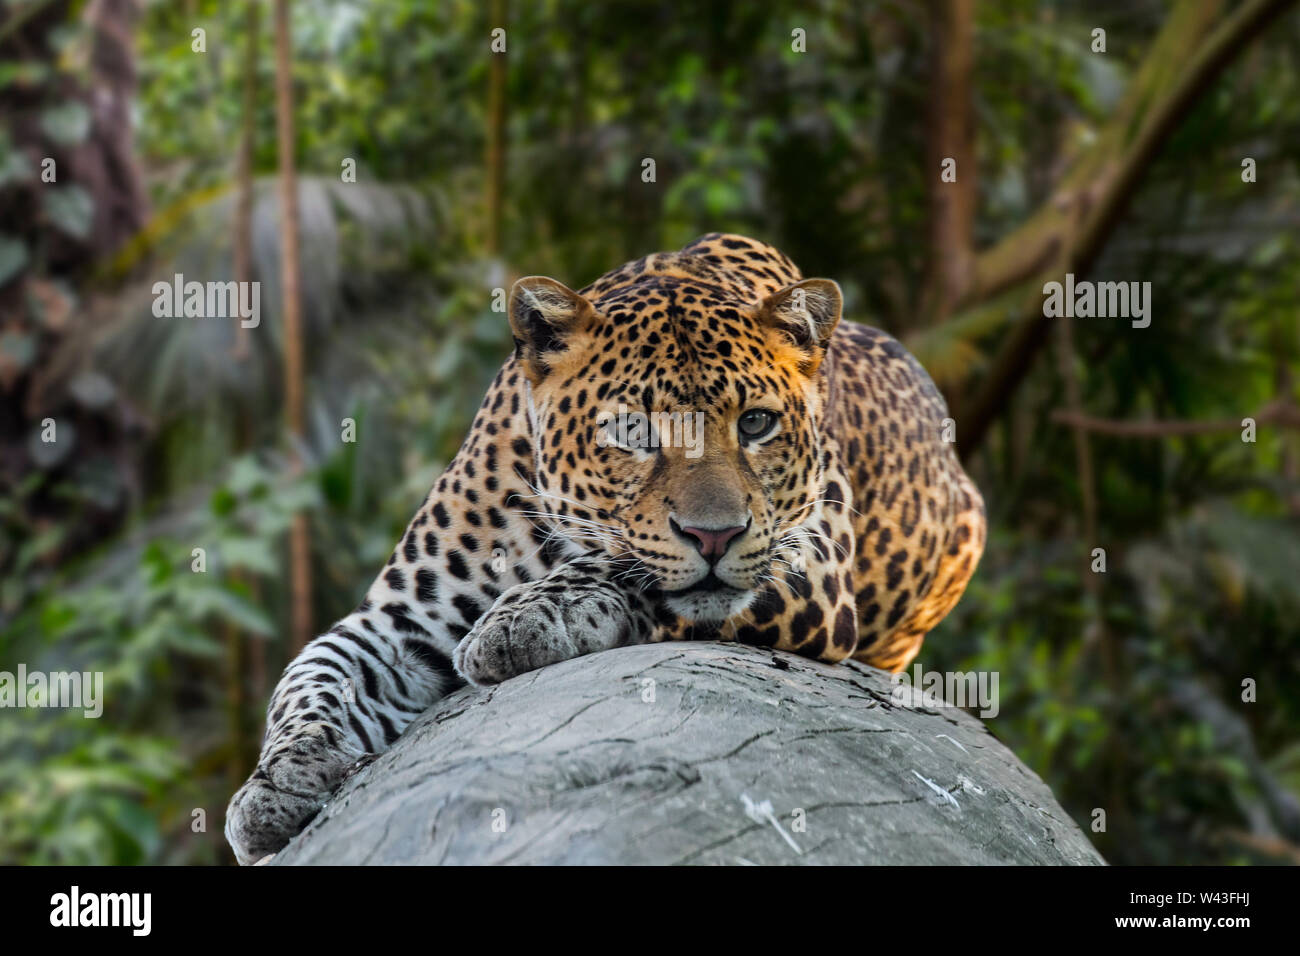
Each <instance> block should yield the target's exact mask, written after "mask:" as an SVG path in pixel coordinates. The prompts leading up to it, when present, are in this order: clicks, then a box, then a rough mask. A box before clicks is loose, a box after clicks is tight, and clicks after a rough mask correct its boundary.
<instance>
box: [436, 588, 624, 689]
mask: <svg viewBox="0 0 1300 956" xmlns="http://www.w3.org/2000/svg"><path fill="white" fill-rule="evenodd" d="M627 632H628V622H627V620H626V615H625V614H624V613H620V609H619V607H618V605H617V602H614V601H611V600H609V599H607V598H604V597H602V596H601V595H600V594H598V593H584V592H583V591H581V590H580V589H579V590H577V591H566V590H563V589H560V588H557V587H556V586H555V585H554V584H553V583H551V584H548V583H547V582H546V581H545V580H543V581H536V582H529V583H527V584H521V585H516V586H515V587H513V588H511V589H510V590H509V591H506V592H505V594H503V595H501V597H500V598H499V599H498V600H497V602H496V604H494V605H493V606H492V609H491V610H490V611H488V612H487V613H486V614H484V615H483V616H482V617H481V618H479V619H478V621H477V622H476V623H475V624H474V627H473V628H472V629H471V630H470V632H469V633H468V634H466V635H465V637H464V638H462V639H461V642H460V643H459V644H458V645H457V646H456V652H455V654H454V655H453V656H452V662H453V664H454V665H455V667H456V671H457V672H458V673H459V674H460V675H461V676H462V677H463V678H465V680H466V681H468V682H469V683H471V684H475V685H478V686H486V685H488V684H499V683H501V682H502V681H504V680H509V679H510V678H511V677H515V676H516V675H518V674H524V673H527V672H528V671H531V670H536V669H537V668H539V667H545V666H546V665H548V664H556V663H559V662H560V661H566V660H568V659H569V658H571V657H578V656H580V655H583V654H590V653H592V652H593V651H598V650H603V649H605V648H608V647H616V646H617V645H618V644H620V643H623V642H624V639H625V637H626V634H627Z"/></svg>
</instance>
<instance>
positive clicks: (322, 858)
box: [271, 643, 1103, 864]
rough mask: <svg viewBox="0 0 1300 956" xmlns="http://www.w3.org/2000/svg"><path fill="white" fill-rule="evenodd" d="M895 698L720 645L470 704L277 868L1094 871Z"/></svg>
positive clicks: (660, 653) (941, 724)
mask: <svg viewBox="0 0 1300 956" xmlns="http://www.w3.org/2000/svg"><path fill="white" fill-rule="evenodd" d="M651 681H652V682H653V683H648V682H651ZM894 690H895V688H894V685H892V684H891V682H890V679H889V676H888V675H886V674H883V673H881V672H879V671H876V670H873V669H871V668H868V667H865V666H862V665H859V664H852V663H850V664H840V665H836V666H833V667H832V666H828V665H825V664H820V663H816V662H812V661H808V660H804V659H802V658H799V657H794V656H791V655H787V654H776V655H774V654H773V653H772V652H770V651H763V650H759V649H756V648H751V647H745V646H741V645H735V644H711V643H699V644H652V645H646V646H640V647H628V648H620V649H618V650H613V651H607V652H605V653H601V654H595V655H592V656H589V657H582V658H578V659H576V660H571V661H567V662H565V663H563V664H558V665H555V666H553V667H547V668H544V669H542V670H539V671H535V672H533V673H530V674H527V675H525V676H522V677H518V678H515V679H514V680H510V681H507V682H506V683H504V684H501V685H498V686H496V687H493V688H491V689H489V690H476V689H474V688H467V689H465V690H461V691H458V692H457V693H455V694H453V695H451V696H450V697H448V698H446V699H445V700H443V701H441V702H440V703H439V704H438V705H436V706H435V707H433V708H432V709H430V711H429V712H428V713H426V714H424V715H423V716H422V717H420V718H419V719H418V720H416V721H415V723H414V724H412V725H411V726H410V727H409V728H408V729H407V731H406V733H405V734H403V735H402V737H401V738H400V739H399V740H398V741H397V743H396V744H395V745H394V746H393V747H392V749H391V750H389V751H388V752H387V753H385V754H384V755H383V756H381V757H379V758H378V759H376V760H375V761H374V762H373V763H371V764H370V765H369V766H367V767H365V768H364V769H362V770H361V771H359V772H358V773H357V774H356V775H355V776H353V777H352V778H350V779H349V780H348V781H347V782H346V783H345V784H344V786H343V787H342V789H341V790H340V791H339V793H338V794H337V795H336V796H335V797H334V799H333V800H331V802H330V803H329V805H328V806H327V807H325V809H324V810H323V811H321V813H320V815H319V816H318V817H317V818H316V820H315V821H313V823H312V824H311V825H310V826H309V827H308V828H307V830H305V831H304V832H303V833H302V834H301V835H300V836H298V837H297V838H296V839H295V840H294V841H293V842H292V843H290V844H289V846H287V847H286V848H285V849H284V850H283V851H281V852H280V853H279V854H278V855H277V856H276V857H275V859H274V860H273V861H271V862H273V863H276V864H361V863H375V864H426V863H430V864H431V863H455V864H479V863H542V864H570V863H587V864H602V863H628V864H669V863H715V864H718V863H720V864H747V863H756V864H789V863H805V864H806V863H820V864H866V863H878V864H934V863H946V864H952V863H965V864H988V863H1020V864H1097V863H1101V862H1103V861H1102V859H1101V857H1100V856H1099V855H1098V854H1097V852H1096V851H1095V850H1094V849H1093V848H1092V845H1091V844H1090V843H1089V841H1088V839H1087V838H1086V837H1085V836H1084V834H1083V833H1082V832H1081V831H1080V830H1079V828H1078V827H1076V826H1075V824H1074V823H1073V822H1072V821H1071V820H1070V818H1069V816H1067V815H1066V813H1065V811H1064V810H1062V809H1061V807H1060V806H1059V805H1058V804H1057V802H1056V800H1055V799H1053V797H1052V794H1051V792H1050V791H1049V790H1048V789H1047V787H1046V785H1045V784H1044V783H1043V782H1042V780H1040V779H1039V778H1038V777H1037V776H1036V775H1035V774H1034V773H1033V772H1031V771H1030V770H1029V769H1027V768H1026V767H1025V766H1024V765H1023V764H1021V763H1020V761H1019V760H1017V759H1016V757H1015V756H1014V755H1013V754H1012V753H1011V752H1010V751H1009V750H1007V749H1006V748H1005V747H1004V746H1002V745H1001V744H1000V743H998V742H997V741H996V740H995V739H994V738H993V737H992V735H990V734H989V732H988V731H987V730H986V729H985V728H984V726H983V724H981V723H980V722H979V721H978V720H976V719H975V718H974V717H971V716H969V715H968V714H966V713H965V712H964V711H961V710H958V709H956V708H950V707H942V706H928V707H927V706H916V705H915V704H911V703H909V705H907V706H902V705H901V704H900V703H898V702H897V700H896V698H895V696H894V695H893V693H892V692H893V691H894ZM651 691H652V693H651ZM765 804H770V808H771V809H770V811H769V812H764V810H763V809H762V808H763V806H764V805H765ZM769 813H770V815H769Z"/></svg>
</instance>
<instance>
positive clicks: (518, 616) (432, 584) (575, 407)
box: [225, 233, 986, 864]
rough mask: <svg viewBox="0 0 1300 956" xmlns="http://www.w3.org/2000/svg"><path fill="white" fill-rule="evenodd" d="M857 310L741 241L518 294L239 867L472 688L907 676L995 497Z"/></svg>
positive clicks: (331, 653)
mask: <svg viewBox="0 0 1300 956" xmlns="http://www.w3.org/2000/svg"><path fill="white" fill-rule="evenodd" d="M842 311H843V294H842V292H841V289H840V286H839V285H838V284H837V283H836V282H834V281H833V280H830V279H819V278H811V279H805V278H804V277H803V276H802V274H801V273H800V271H799V270H798V268H797V267H796V266H795V264H794V263H793V262H792V261H791V259H790V258H789V257H787V256H786V255H785V254H784V253H782V252H780V251H779V250H777V249H776V248H774V247H773V246H771V245H768V244H766V243H764V242H761V241H759V240H756V239H751V238H747V237H745V236H741V235H737V234H730V233H710V234H708V235H704V236H701V237H700V238H698V239H696V240H695V241H693V242H691V243H689V244H688V245H686V246H684V247H682V248H681V249H680V250H678V251H675V252H660V253H655V254H652V255H647V256H644V257H642V258H640V259H636V260H635V261H632V262H629V263H627V264H625V265H623V266H621V267H619V268H617V269H615V270H613V271H611V272H608V273H606V274H605V275H602V276H601V277H600V278H598V279H596V280H595V281H594V282H592V283H590V284H589V285H587V286H585V287H583V288H581V289H579V290H578V291H574V290H572V289H570V288H569V287H568V286H566V285H564V284H563V283H561V282H560V281H558V280H556V279H552V278H549V277H545V276H527V277H524V278H520V279H518V280H517V281H516V282H514V283H513V285H512V288H511V289H510V293H509V296H508V299H507V301H506V313H507V321H508V323H509V326H510V331H511V335H512V338H513V342H514V349H513V354H511V355H510V356H509V357H508V358H507V359H506V360H505V362H504V363H503V365H502V366H501V368H500V370H499V371H498V372H497V374H496V376H495V378H494V379H493V380H492V382H491V384H490V386H489V388H488V390H487V394H486V396H485V397H484V399H483V401H482V404H481V406H480V407H479V409H478V411H477V413H476V414H475V416H474V418H473V421H472V424H471V425H470V428H469V432H468V435H467V437H466V438H465V441H464V443H463V444H462V446H461V447H460V450H459V451H458V452H457V453H456V455H455V456H454V458H453V459H452V460H451V462H450V463H449V464H448V465H447V467H446V469H445V471H444V472H443V473H442V474H441V475H440V476H439V477H438V478H437V479H436V481H435V483H434V484H433V487H432V488H431V489H430V491H429V492H428V494H427V495H426V496H425V499H424V501H423V503H422V504H421V506H420V508H419V510H418V511H417V512H416V514H415V516H414V518H412V520H411V521H410V523H409V525H408V526H407V528H406V530H405V532H404V534H403V535H402V537H401V539H400V540H399V541H398V543H397V545H396V547H395V548H394V550H393V552H392V555H391V557H389V559H388V561H387V564H386V565H385V567H384V568H383V570H381V571H380V573H379V574H378V576H377V577H376V579H375V581H374V583H373V584H371V586H370V588H369V589H368V590H367V591H366V593H365V596H364V598H363V599H362V600H361V602H360V604H359V605H358V606H357V607H356V609H355V610H354V611H352V613H350V614H348V615H347V616H346V617H344V618H342V619H341V620H340V621H338V622H337V623H336V624H334V625H333V626H332V627H330V628H329V630H328V631H326V632H325V633H323V634H321V635H320V636H318V637H316V638H315V639H314V640H313V641H311V642H310V643H309V644H308V645H307V646H306V647H305V648H304V649H303V650H302V651H301V653H300V654H299V655H298V656H297V657H296V658H295V659H294V660H293V661H292V662H291V663H290V664H289V665H288V666H287V667H286V668H285V670H284V672H283V674H282V676H281V677H280V679H279V682H278V684H277V685H276V687H275V690H274V692H273V693H272V695H271V699H270V702H269V704H268V707H267V716H266V731H265V735H264V738H263V744H262V749H261V754H260V756H259V758H258V761H257V765H256V769H255V770H254V771H253V772H252V774H251V776H250V777H249V779H248V780H247V781H246V782H245V783H244V785H243V786H242V787H241V788H240V789H239V790H238V792H236V793H235V795H234V796H233V797H232V799H231V801H230V804H229V806H228V808H227V813H226V818H225V835H226V838H227V840H228V842H229V843H230V845H231V847H232V849H233V850H234V854H235V857H236V859H237V860H238V862H239V863H241V864H249V863H255V862H258V861H262V860H265V859H267V858H269V857H271V856H272V855H273V854H275V853H276V852H278V851H279V850H280V849H281V848H283V847H284V846H285V845H287V843H288V842H289V840H291V839H292V838H293V837H294V836H295V835H296V834H297V833H299V832H300V831H301V830H302V829H303V828H304V827H305V826H306V825H307V824H308V823H309V822H310V821H311V820H312V818H313V817H314V816H315V815H316V814H318V813H319V812H320V810H321V809H322V808H323V807H324V806H325V804H326V803H327V802H328V801H329V799H330V798H331V795H332V794H333V793H334V792H335V791H336V789H337V788H338V787H339V786H340V785H341V783H342V781H343V780H345V779H346V778H347V777H348V776H350V775H351V774H353V773H355V772H356V770H357V768H358V767H360V766H364V765H365V764H366V763H367V762H369V761H371V760H373V759H374V758H375V756H376V755H377V754H379V753H382V752H383V751H385V750H386V749H387V748H389V747H391V746H392V745H393V743H394V742H395V741H396V740H397V739H398V738H399V736H400V735H401V734H402V732H403V730H404V729H405V728H406V727H407V726H408V725H410V724H411V723H412V722H413V721H414V720H415V719H416V718H417V717H419V716H420V715H421V714H422V713H424V712H425V711H426V710H428V709H429V708H430V706H431V705H433V704H434V703H435V702H436V701H438V700H440V699H441V698H443V697H444V696H446V695H447V694H449V693H451V692H453V691H455V690H457V689H459V688H462V687H464V686H466V685H473V686H474V687H488V686H491V685H495V684H499V683H501V682H503V681H507V680H510V679H511V678H514V677H516V676H518V675H521V674H525V673H529V672H531V671H534V670H536V669H539V668H544V667H549V666H553V665H557V664H560V663H561V662H564V661H568V660H570V659H573V658H576V657H579V656H582V655H586V654H592V653H596V652H603V651H611V650H613V649H615V648H619V647H624V646H628V645H635V644H642V643H647V642H654V641H669V640H673V641H687V642H689V641H733V642H739V643H742V644H748V645H753V646H757V647H761V648H767V649H771V651H772V652H773V653H774V655H776V654H777V652H790V653H793V654H796V655H801V656H803V657H806V658H811V659H815V660H818V661H822V662H826V663H830V664H834V663H837V662H841V661H845V660H848V659H852V660H855V661H859V662H862V663H865V664H867V665H869V666H873V667H876V668H879V669H881V670H884V671H888V672H898V671H900V670H902V669H903V668H905V667H906V666H907V664H908V663H910V662H911V661H912V659H913V658H914V657H915V656H916V655H917V653H918V652H919V650H920V648H921V644H922V642H923V640H924V638H925V635H926V634H927V633H928V632H929V631H931V630H932V629H934V627H935V626H936V625H937V624H938V623H939V622H940V621H941V620H942V619H943V618H944V617H945V616H946V615H947V614H948V613H949V611H950V610H951V609H952V608H953V607H954V605H955V604H956V603H957V601H958V599H959V598H960V597H961V595H962V593H963V592H964V590H965V588H966V585H967V583H968V582H969V581H970V579H971V577H972V575H973V574H974V573H975V569H976V566H977V564H978V562H979V559H980V556H981V554H982V552H983V547H984V541H985V535H986V521H985V509H984V501H983V498H982V497H981V495H980V492H979V490H978V489H977V488H976V486H975V484H974V483H973V481H972V480H971V479H970V478H969V477H968V475H967V474H966V472H965V470H964V469H963V467H962V465H961V463H960V460H959V458H958V456H957V453H956V448H955V443H954V441H953V438H954V434H953V424H954V423H953V421H952V419H951V418H950V417H949V414H948V409H947V405H946V403H945V400H944V398H943V396H942V395H941V394H940V392H939V390H938V389H937V388H936V386H935V385H934V383H933V381H932V380H931V378H930V376H929V375H928V374H927V373H926V372H925V370H924V369H923V368H922V367H921V365H920V364H919V363H918V362H917V360H916V359H915V358H914V357H913V356H912V355H911V354H910V353H909V352H908V351H907V349H906V348H904V346H903V345H902V344H900V343H899V342H898V341H897V340H896V339H895V338H893V337H891V336H890V335H888V334H886V333H885V332H883V331H880V330H878V329H875V328H872V327H870V326H867V325H864V324H858V323H856V322H853V321H850V320H844V321H841V319H842V314H841V313H842Z"/></svg>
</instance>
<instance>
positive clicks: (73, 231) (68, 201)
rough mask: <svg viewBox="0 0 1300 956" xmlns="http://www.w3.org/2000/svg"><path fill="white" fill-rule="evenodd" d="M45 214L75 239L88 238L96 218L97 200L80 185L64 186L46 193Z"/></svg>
mask: <svg viewBox="0 0 1300 956" xmlns="http://www.w3.org/2000/svg"><path fill="white" fill-rule="evenodd" d="M45 215H46V216H47V217H48V218H49V220H50V222H52V223H53V224H54V225H55V226H57V227H58V228H59V229H61V230H62V231H63V232H65V233H67V234H68V235H70V236H72V237H73V238H75V239H87V238H89V236H90V227H91V224H92V223H93V222H94V220H95V201H94V200H93V199H91V198H90V193H88V192H86V190H84V189H82V188H81V187H80V186H64V187H63V188H62V189H51V190H50V191H49V192H47V193H46V194H45Z"/></svg>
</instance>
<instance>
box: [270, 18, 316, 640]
mask: <svg viewBox="0 0 1300 956" xmlns="http://www.w3.org/2000/svg"><path fill="white" fill-rule="evenodd" d="M275 112H276V124H275V125H276V133H277V139H278V142H277V146H278V150H279V155H280V248H281V255H280V258H281V263H280V265H281V271H282V279H281V281H282V286H283V291H284V305H283V312H284V410H285V419H286V424H287V425H288V430H289V446H290V447H289V456H290V462H291V467H292V468H293V470H294V471H295V473H296V472H298V471H300V470H301V468H302V457H301V450H300V449H301V444H302V442H303V440H304V438H305V424H304V418H305V416H304V412H303V358H302V350H303V346H302V297H301V294H300V291H299V288H298V282H299V277H300V273H299V265H298V175H297V172H296V170H295V168H294V125H293V47H292V44H291V43H290V38H289V0H275ZM289 574H290V581H289V587H290V594H291V597H290V615H291V617H290V625H289V657H290V658H292V657H293V656H294V655H295V654H297V653H298V651H300V650H302V649H303V648H304V647H306V646H307V642H308V641H309V640H311V636H312V627H311V537H310V529H309V527H308V525H307V515H306V514H305V513H304V512H301V511H300V512H299V513H298V514H296V515H294V516H293V525H292V527H291V528H290V529H289Z"/></svg>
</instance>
